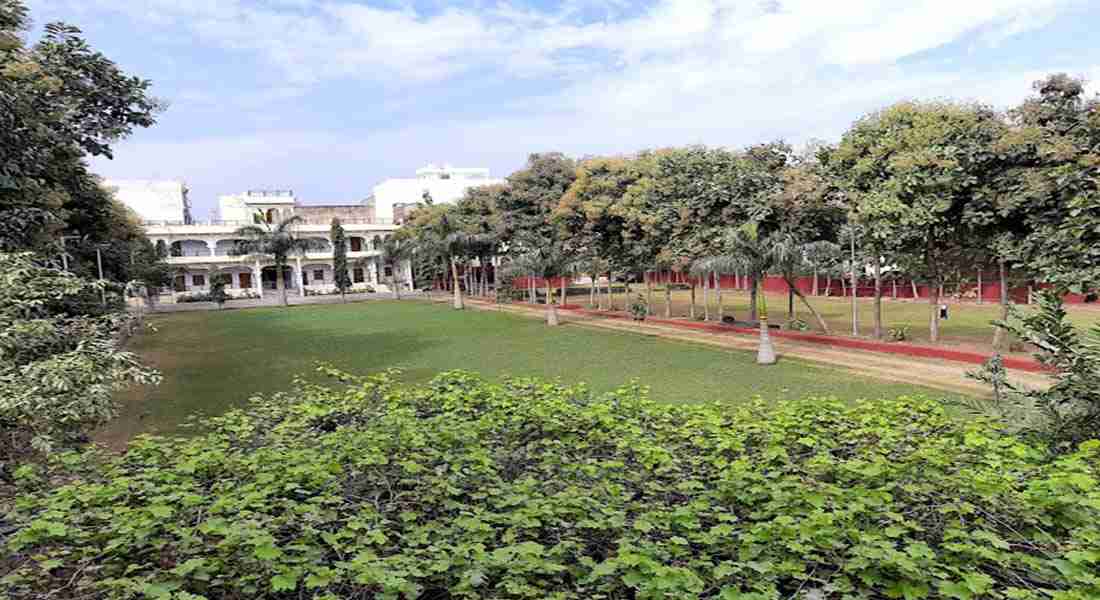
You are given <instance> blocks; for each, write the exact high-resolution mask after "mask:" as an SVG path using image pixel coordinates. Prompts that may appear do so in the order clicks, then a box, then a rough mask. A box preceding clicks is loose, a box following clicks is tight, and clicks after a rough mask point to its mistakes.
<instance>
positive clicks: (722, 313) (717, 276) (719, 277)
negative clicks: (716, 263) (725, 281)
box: [714, 272, 726, 323]
mask: <svg viewBox="0 0 1100 600" xmlns="http://www.w3.org/2000/svg"><path fill="white" fill-rule="evenodd" d="M714 284H715V286H716V288H715V292H717V295H718V322H719V323H721V322H722V321H723V320H724V319H725V316H726V314H725V313H726V309H725V307H724V306H722V275H721V274H720V273H718V272H715V273H714Z"/></svg>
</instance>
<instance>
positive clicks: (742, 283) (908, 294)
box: [646, 271, 1096, 304]
mask: <svg viewBox="0 0 1100 600" xmlns="http://www.w3.org/2000/svg"><path fill="white" fill-rule="evenodd" d="M982 277H983V281H982V286H981V290H980V291H981V299H982V300H983V301H985V302H988V303H990V304H995V303H997V302H1000V299H1001V282H1000V281H997V274H996V273H984V274H983V275H982ZM646 278H648V279H649V280H650V281H652V282H653V283H666V282H670V281H671V282H672V283H679V284H684V285H691V284H692V283H694V284H695V285H700V286H701V285H703V281H704V280H708V282H709V283H710V284H711V285H712V286H713V285H714V282H715V280H716V278H715V277H714V276H713V275H711V276H708V277H693V276H691V275H687V274H686V273H677V272H668V271H661V272H649V273H646ZM717 279H721V281H722V289H748V287H749V285H750V284H749V281H748V278H747V277H737V276H735V275H722V276H721V277H720V278H717ZM795 287H796V288H797V289H798V290H799V291H800V292H802V293H803V294H805V295H807V296H810V295H811V294H812V293H813V289H814V278H813V277H810V276H807V277H799V278H798V279H796V280H795ZM1049 287H1051V286H1050V285H1048V284H1035V285H1034V289H1037V290H1038V289H1046V288H1049ZM763 288H764V290H765V291H768V292H771V293H774V294H786V293H787V289H788V286H787V282H786V281H785V280H784V279H783V278H782V277H778V276H775V275H769V276H767V277H765V278H764V283H763ZM817 289H818V295H819V296H824V295H825V290H826V289H828V290H829V296H831V297H851V295H852V288H851V286H849V285H847V280H845V281H844V282H842V281H841V280H840V279H833V280H832V282H831V285H830V281H829V279H828V278H826V277H818V280H817ZM930 291H931V289H930V287H929V286H928V285H926V284H923V283H918V284H917V285H916V292H917V293H916V296H914V295H913V283H912V282H911V281H909V280H904V281H903V280H899V281H898V282H897V286H896V288H895V286H894V284H893V282H890V281H884V282H883V284H882V296H883V297H884V298H906V299H912V298H918V299H919V298H924V299H927V298H928V297H929V295H930V294H929V292H930ZM978 291H979V289H978V286H977V284H973V283H972V284H967V285H964V286H963V289H962V290H961V292H962V297H961V300H962V301H964V302H976V301H977V300H978V297H979V296H978ZM1028 291H1029V288H1028V287H1026V286H1024V287H1016V288H1011V289H1009V291H1008V295H1009V298H1010V299H1011V300H1012V302H1015V303H1017V304H1025V303H1026V302H1027V300H1028V298H1027V297H1028ZM954 292H955V290H954V289H946V290H944V294H942V295H941V297H942V298H944V299H951V298H954ZM895 294H896V295H895ZM856 296H858V297H860V298H873V297H874V296H875V286H874V283H873V282H868V281H866V280H860V282H859V285H857V286H856ZM1062 299H1063V301H1064V302H1065V303H1066V304H1086V303H1087V302H1088V297H1087V296H1086V295H1084V294H1066V295H1065V296H1063V297H1062ZM1093 301H1096V300H1095V299H1094V300H1093Z"/></svg>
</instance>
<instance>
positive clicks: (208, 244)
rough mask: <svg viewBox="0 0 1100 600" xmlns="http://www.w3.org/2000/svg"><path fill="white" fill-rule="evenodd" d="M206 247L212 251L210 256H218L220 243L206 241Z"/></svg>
mask: <svg viewBox="0 0 1100 600" xmlns="http://www.w3.org/2000/svg"><path fill="white" fill-rule="evenodd" d="M206 247H207V248H209V249H210V256H214V255H216V254H217V249H218V242H217V240H206Z"/></svg>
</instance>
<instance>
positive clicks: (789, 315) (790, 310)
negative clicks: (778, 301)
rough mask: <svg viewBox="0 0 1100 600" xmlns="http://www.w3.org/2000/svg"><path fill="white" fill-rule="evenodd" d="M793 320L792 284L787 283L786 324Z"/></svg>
mask: <svg viewBox="0 0 1100 600" xmlns="http://www.w3.org/2000/svg"><path fill="white" fill-rule="evenodd" d="M793 320H794V284H793V283H791V282H790V281H788V282H787V322H788V323H790V322H791V321H793Z"/></svg>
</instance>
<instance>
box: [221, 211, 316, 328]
mask: <svg viewBox="0 0 1100 600" xmlns="http://www.w3.org/2000/svg"><path fill="white" fill-rule="evenodd" d="M301 222H302V217H301V216H299V215H294V216H291V217H288V218H286V219H284V220H282V221H280V222H278V223H275V224H271V223H266V222H265V223H260V224H257V225H245V226H244V227H240V228H238V229H237V231H236V232H235V233H234V235H236V236H237V237H240V238H242V241H241V242H240V243H239V244H238V246H237V247H236V248H234V250H233V253H234V254H235V255H246V256H252V257H254V258H256V259H257V260H263V259H265V258H270V259H271V260H272V262H274V263H275V289H276V290H278V291H279V296H280V297H281V298H282V301H283V306H288V305H289V304H290V303H289V302H288V301H287V297H286V282H285V281H283V271H284V270H285V269H286V268H287V265H288V262H289V261H288V259H289V258H290V257H291V256H292V255H299V256H301V255H302V254H305V253H306V252H307V251H309V250H311V249H313V244H312V243H311V242H310V241H309V240H308V239H306V238H303V237H299V236H298V234H297V232H296V231H295V226H296V225H297V224H298V223H301Z"/></svg>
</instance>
